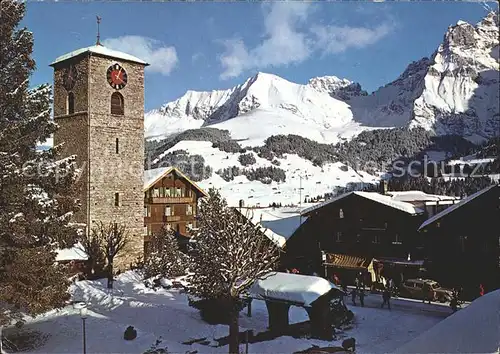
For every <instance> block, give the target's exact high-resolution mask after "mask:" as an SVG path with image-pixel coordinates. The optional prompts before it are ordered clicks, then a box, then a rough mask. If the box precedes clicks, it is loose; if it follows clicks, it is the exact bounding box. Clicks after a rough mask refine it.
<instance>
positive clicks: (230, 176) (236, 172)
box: [216, 166, 241, 182]
mask: <svg viewBox="0 0 500 354" xmlns="http://www.w3.org/2000/svg"><path fill="white" fill-rule="evenodd" d="M216 173H217V174H218V175H219V176H221V178H222V179H223V180H224V181H226V182H230V181H232V180H234V177H236V176H240V175H241V171H240V168H239V167H238V166H232V167H226V168H224V169H221V170H218V171H217V172H216Z"/></svg>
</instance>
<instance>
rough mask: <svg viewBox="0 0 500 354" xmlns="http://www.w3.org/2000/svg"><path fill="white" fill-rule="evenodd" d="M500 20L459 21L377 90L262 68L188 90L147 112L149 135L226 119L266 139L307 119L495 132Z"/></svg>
mask: <svg viewBox="0 0 500 354" xmlns="http://www.w3.org/2000/svg"><path fill="white" fill-rule="evenodd" d="M498 21H499V20H498V14H497V13H495V12H491V13H490V14H488V15H487V16H486V17H485V18H484V19H483V20H482V21H481V22H480V23H478V24H476V25H475V26H474V25H471V24H468V23H466V22H463V21H458V23H457V24H456V25H454V26H450V27H449V29H448V31H447V32H446V34H445V36H444V40H443V43H442V44H441V45H440V46H439V47H438V48H437V50H436V51H435V52H434V53H433V55H432V56H431V57H430V58H423V59H420V60H418V61H415V62H413V63H411V64H409V65H408V67H407V68H406V70H405V71H404V72H403V73H402V74H401V76H400V77H398V78H397V79H396V80H394V81H393V82H391V83H389V84H387V85H385V86H383V87H381V88H379V89H378V90H376V91H375V92H373V93H372V94H370V95H368V94H367V93H366V91H364V90H362V88H361V85H360V84H358V83H355V82H351V81H349V80H347V79H340V78H338V77H336V76H324V77H317V78H312V79H310V80H309V82H308V83H307V84H297V83H292V82H290V81H287V80H285V79H282V78H280V77H278V76H276V75H272V74H266V73H258V74H257V75H255V76H253V77H251V78H249V79H247V80H246V81H245V82H244V83H243V84H241V85H238V86H236V87H233V88H230V89H228V90H218V91H210V92H196V91H188V92H186V94H185V95H184V96H182V97H181V98H179V99H177V100H175V101H173V102H169V103H167V104H165V105H164V106H162V107H161V108H160V109H158V110H154V111H151V112H148V113H147V114H146V121H145V123H146V124H145V126H146V136H147V137H148V138H160V137H165V136H167V135H169V134H172V133H176V132H180V131H183V130H186V129H189V128H199V127H201V126H207V125H212V126H214V127H217V126H216V125H218V124H220V123H221V122H226V123H225V124H223V125H221V126H223V127H224V128H225V129H228V130H229V131H230V132H231V133H234V134H235V135H237V136H235V138H238V139H245V138H248V137H247V136H245V134H239V133H241V130H242V129H243V131H246V132H247V133H252V134H251V135H253V136H254V137H256V136H259V138H260V140H262V139H264V138H266V137H267V136H270V135H273V134H287V133H293V132H296V131H297V130H296V129H297V128H300V127H301V126H303V127H307V129H306V130H307V131H306V132H303V135H304V136H306V137H309V138H311V139H314V140H318V141H321V142H335V141H337V140H338V139H339V138H340V137H347V138H349V137H350V136H352V135H354V134H356V133H357V132H359V131H361V130H363V129H369V128H375V127H401V126H410V127H416V126H421V127H424V128H425V129H428V130H433V131H435V132H436V133H437V134H450V133H451V134H459V135H463V136H466V137H471V138H474V137H477V136H480V137H491V136H495V135H498V131H499V130H500V114H499V98H500V97H499V82H500V80H499V41H498V36H499V29H498ZM228 120H234V121H233V122H231V123H229V122H227V121H228ZM233 126H234V132H233ZM255 129H259V130H260V133H259V134H256V131H255Z"/></svg>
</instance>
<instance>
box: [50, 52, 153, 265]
mask: <svg viewBox="0 0 500 354" xmlns="http://www.w3.org/2000/svg"><path fill="white" fill-rule="evenodd" d="M147 65H148V64H147V63H145V62H144V61H142V60H140V59H138V58H135V57H133V56H131V55H128V54H125V53H122V52H118V51H114V50H111V49H108V48H106V47H104V46H102V45H99V44H98V45H95V46H92V47H87V48H82V49H79V50H76V51H74V52H71V53H68V54H66V55H63V56H61V57H59V58H57V59H56V60H55V61H54V62H53V63H52V64H50V66H52V67H53V68H54V121H55V122H56V123H57V124H58V125H59V129H58V130H57V132H56V133H55V134H54V146H55V145H58V144H61V143H64V145H63V148H62V152H61V153H62V156H70V155H76V156H77V164H78V167H79V168H80V169H81V174H80V175H79V180H78V182H77V184H76V188H77V193H78V195H79V199H80V202H81V210H80V212H79V213H77V214H76V215H75V221H76V222H80V223H85V224H86V225H87V229H86V232H89V230H91V229H92V227H93V225H95V223H96V222H97V221H102V222H105V223H110V222H111V223H117V224H125V225H126V226H127V228H128V232H129V237H130V238H131V242H130V244H129V247H128V249H127V250H124V251H123V253H122V255H121V257H119V259H117V265H118V266H119V267H120V265H121V266H122V268H123V267H126V266H128V265H129V264H130V262H133V261H135V260H136V259H137V256H139V255H142V253H143V231H144V217H143V212H144V193H143V183H144V182H143V174H144V69H145V67H146V66H147Z"/></svg>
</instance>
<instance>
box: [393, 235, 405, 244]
mask: <svg viewBox="0 0 500 354" xmlns="http://www.w3.org/2000/svg"><path fill="white" fill-rule="evenodd" d="M392 244H393V245H401V244H403V242H401V236H399V234H395V235H394V241H392Z"/></svg>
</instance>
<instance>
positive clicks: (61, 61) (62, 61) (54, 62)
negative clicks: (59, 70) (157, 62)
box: [49, 49, 151, 68]
mask: <svg viewBox="0 0 500 354" xmlns="http://www.w3.org/2000/svg"><path fill="white" fill-rule="evenodd" d="M89 53H90V54H92V55H95V56H101V57H104V58H110V59H115V60H120V61H124V62H127V63H134V64H139V65H143V66H144V67H147V66H150V65H151V64H149V63H146V62H144V61H142V60H141V61H136V60H130V59H123V58H116V57H114V56H112V55H106V54H102V53H96V52H93V51H91V50H89V49H87V50H85V51H83V52H81V53H78V54H75V55H73V56H70V57H67V58H64V59H60V60H57V59H56V60H55V61H53V62H52V63H50V64H49V66H50V67H53V68H54V67H56V65H58V64H61V63H64V62H65V61H68V60H72V59H74V58H78V57H79V56H82V55H85V54H89ZM139 60H140V59H139Z"/></svg>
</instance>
